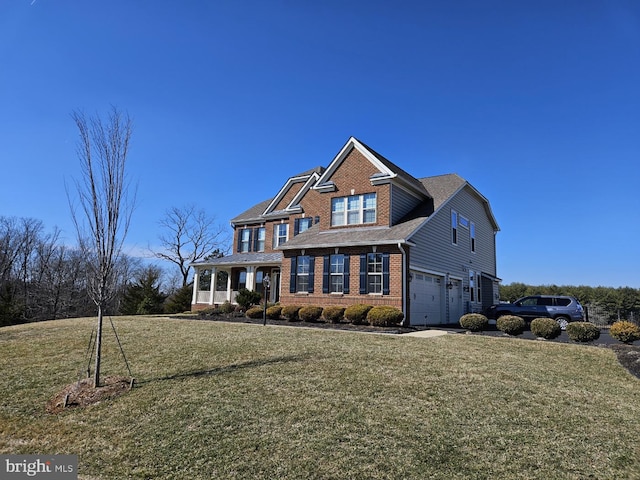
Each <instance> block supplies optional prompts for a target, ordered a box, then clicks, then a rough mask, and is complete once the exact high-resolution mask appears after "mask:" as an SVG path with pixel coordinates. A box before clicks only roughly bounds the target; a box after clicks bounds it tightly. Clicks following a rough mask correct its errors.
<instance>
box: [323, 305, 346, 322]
mask: <svg viewBox="0 0 640 480" xmlns="http://www.w3.org/2000/svg"><path fill="white" fill-rule="evenodd" d="M322 317H323V318H324V319H325V320H326V321H327V322H331V323H340V320H342V319H343V318H344V307H336V306H334V307H325V309H324V310H323V311H322Z"/></svg>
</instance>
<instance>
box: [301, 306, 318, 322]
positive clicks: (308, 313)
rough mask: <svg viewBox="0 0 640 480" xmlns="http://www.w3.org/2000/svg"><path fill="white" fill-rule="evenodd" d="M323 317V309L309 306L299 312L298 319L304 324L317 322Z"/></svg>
mask: <svg viewBox="0 0 640 480" xmlns="http://www.w3.org/2000/svg"><path fill="white" fill-rule="evenodd" d="M321 316H322V307H314V306H312V305H307V306H306V307H302V308H301V309H300V310H298V318H300V320H302V321H303V322H317V321H318V320H320V317H321Z"/></svg>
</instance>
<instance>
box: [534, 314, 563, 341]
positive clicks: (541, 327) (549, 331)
mask: <svg viewBox="0 0 640 480" xmlns="http://www.w3.org/2000/svg"><path fill="white" fill-rule="evenodd" d="M531 333H533V334H534V335H535V336H536V337H540V338H546V339H547V340H551V339H552V338H556V337H557V336H559V335H560V333H562V329H561V328H560V325H558V322H556V321H555V320H554V319H553V318H534V319H533V320H531Z"/></svg>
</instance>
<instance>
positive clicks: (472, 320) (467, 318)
mask: <svg viewBox="0 0 640 480" xmlns="http://www.w3.org/2000/svg"><path fill="white" fill-rule="evenodd" d="M488 325H489V319H488V318H487V317H485V316H484V315H482V314H481V313H467V314H465V315H463V316H462V317H460V326H461V327H462V328H464V329H466V330H469V331H470V332H481V331H482V330H486V329H487V326H488Z"/></svg>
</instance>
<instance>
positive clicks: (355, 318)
mask: <svg viewBox="0 0 640 480" xmlns="http://www.w3.org/2000/svg"><path fill="white" fill-rule="evenodd" d="M372 308H373V306H372V305H362V304H358V305H349V306H348V307H347V308H346V309H345V310H344V318H346V319H347V320H348V321H349V322H351V323H353V324H354V325H366V324H367V323H368V322H367V314H368V313H369V310H371V309H372Z"/></svg>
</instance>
